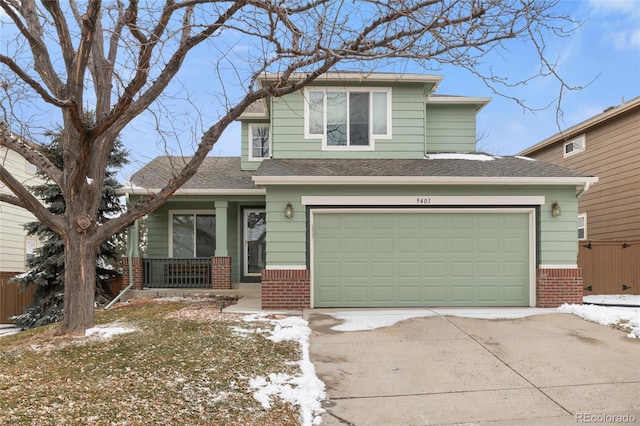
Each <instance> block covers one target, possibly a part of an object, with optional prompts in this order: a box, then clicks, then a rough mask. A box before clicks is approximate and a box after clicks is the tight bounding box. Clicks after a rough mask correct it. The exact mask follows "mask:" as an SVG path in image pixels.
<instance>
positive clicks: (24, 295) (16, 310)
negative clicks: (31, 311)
mask: <svg viewBox="0 0 640 426" xmlns="http://www.w3.org/2000/svg"><path fill="white" fill-rule="evenodd" d="M15 275H17V272H0V324H11V321H9V317H12V316H14V315H20V314H21V313H22V310H23V309H24V308H25V307H26V306H28V305H30V304H31V297H32V296H33V293H34V292H35V291H36V289H35V287H34V286H30V287H29V288H28V289H27V290H23V289H22V287H21V285H20V284H18V283H11V282H9V279H10V278H12V277H13V276H15Z"/></svg>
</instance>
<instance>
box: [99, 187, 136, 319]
mask: <svg viewBox="0 0 640 426" xmlns="http://www.w3.org/2000/svg"><path fill="white" fill-rule="evenodd" d="M126 197H127V201H126V204H127V206H128V205H129V194H127V196H126ZM130 233H131V228H129V234H130ZM127 259H128V260H129V261H128V262H127V263H128V264H129V285H128V286H126V287H125V289H124V290H122V291H121V292H120V293H118V295H117V296H116V297H114V298H113V300H112V301H111V302H109V304H108V305H107V306H105V307H104V310H105V311H106V310H107V309H109V308H110V307H112V306H113V305H115V304H116V302H118V300H120V298H122V296H124V295H125V294H126V293H127V292H128V291H129V290H131V287H133V244H131V235H127Z"/></svg>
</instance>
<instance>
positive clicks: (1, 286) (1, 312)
mask: <svg viewBox="0 0 640 426" xmlns="http://www.w3.org/2000/svg"><path fill="white" fill-rule="evenodd" d="M0 162H1V163H2V166H3V167H4V168H5V169H6V170H7V171H8V172H9V173H11V175H12V176H14V177H15V178H16V179H18V180H19V181H20V182H23V183H24V184H25V185H27V186H33V185H39V184H41V183H42V181H41V179H40V178H39V177H38V176H37V174H36V173H37V169H36V167H35V166H34V165H33V164H30V163H29V162H27V161H26V160H25V159H24V158H22V157H21V156H20V155H18V154H16V153H15V152H13V151H10V150H7V149H0ZM0 193H3V194H13V193H12V192H11V191H9V189H7V188H6V186H5V185H4V184H1V183H0ZM34 220H36V219H35V217H34V216H33V215H32V214H31V213H30V212H28V211H27V210H25V209H22V208H20V207H16V206H14V205H12V204H7V203H2V202H0V323H5V322H8V318H9V317H10V316H13V315H17V314H21V313H22V308H23V307H24V306H26V305H28V304H29V303H31V296H32V294H33V291H28V292H21V291H20V289H19V288H18V284H12V283H10V282H9V280H10V279H11V278H12V277H14V276H15V275H18V274H20V273H23V272H24V271H25V270H26V262H27V259H28V258H29V257H30V256H33V254H34V250H35V249H36V247H38V245H39V241H38V240H37V239H36V238H33V237H27V233H26V231H25V230H24V225H25V224H26V223H28V222H32V221H34Z"/></svg>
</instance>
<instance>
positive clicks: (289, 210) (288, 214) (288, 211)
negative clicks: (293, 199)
mask: <svg viewBox="0 0 640 426" xmlns="http://www.w3.org/2000/svg"><path fill="white" fill-rule="evenodd" d="M284 217H286V218H287V219H291V218H292V217H293V206H291V203H287V206H286V207H285V208H284Z"/></svg>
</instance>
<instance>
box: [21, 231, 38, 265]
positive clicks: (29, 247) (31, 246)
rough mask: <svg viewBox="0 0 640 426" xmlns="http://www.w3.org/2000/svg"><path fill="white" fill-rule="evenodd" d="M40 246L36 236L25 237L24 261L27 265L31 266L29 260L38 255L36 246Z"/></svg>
mask: <svg viewBox="0 0 640 426" xmlns="http://www.w3.org/2000/svg"><path fill="white" fill-rule="evenodd" d="M37 247H38V240H36V239H35V238H25V239H24V263H25V266H26V267H28V266H29V263H28V262H29V261H30V260H31V259H33V258H34V257H35V255H36V248H37Z"/></svg>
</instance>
